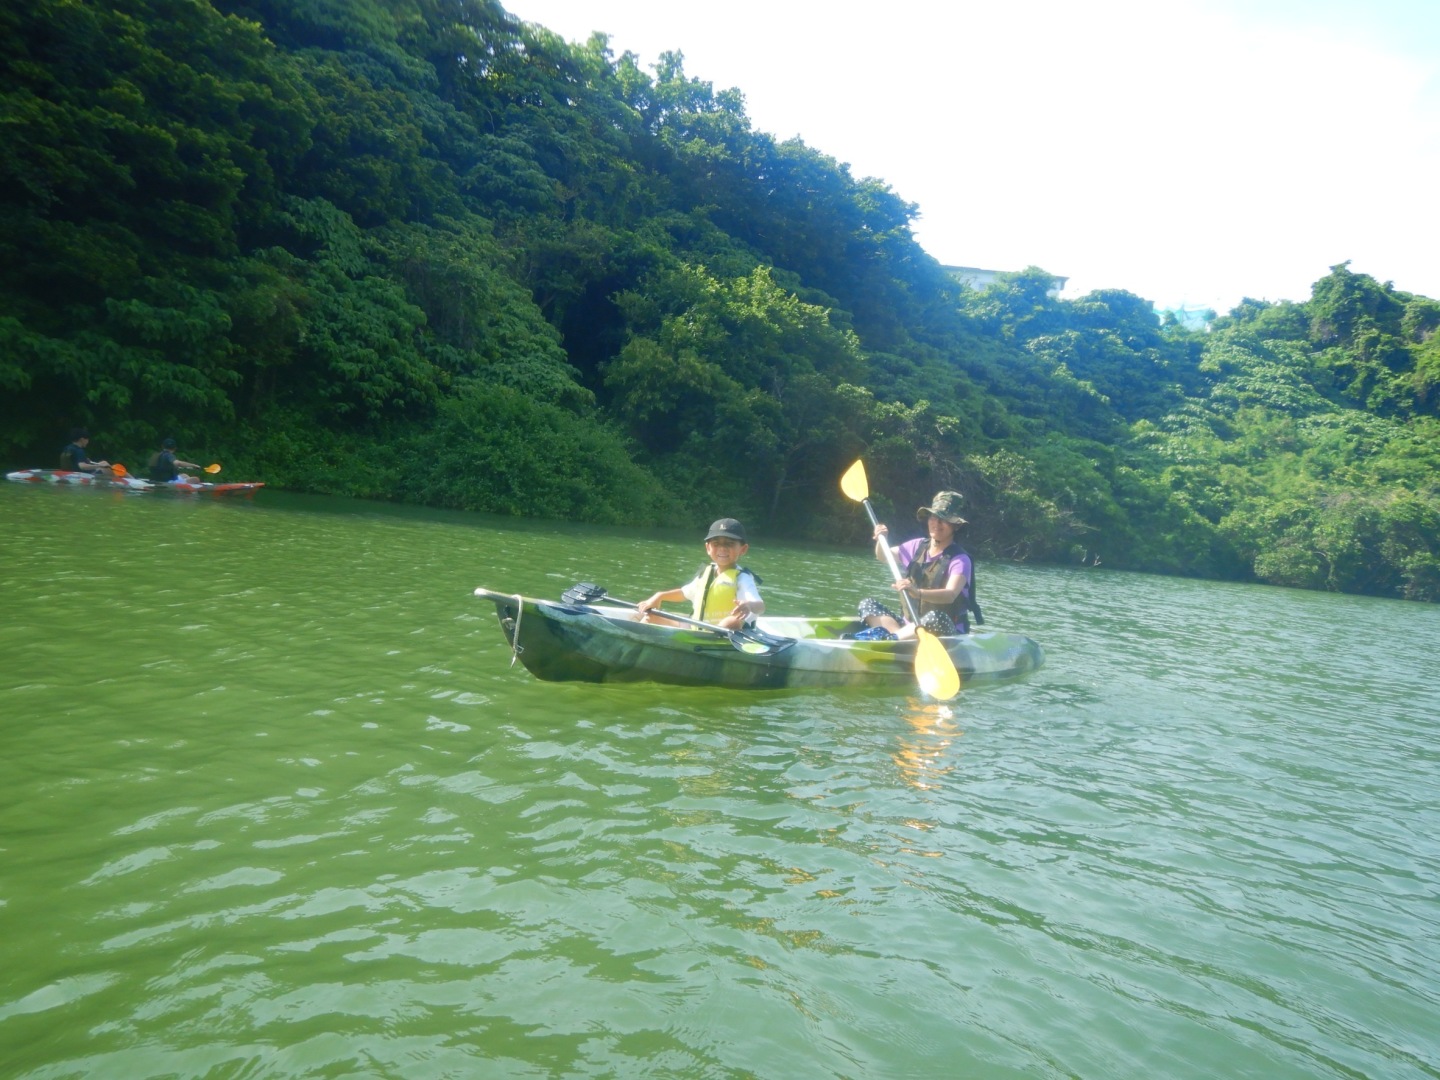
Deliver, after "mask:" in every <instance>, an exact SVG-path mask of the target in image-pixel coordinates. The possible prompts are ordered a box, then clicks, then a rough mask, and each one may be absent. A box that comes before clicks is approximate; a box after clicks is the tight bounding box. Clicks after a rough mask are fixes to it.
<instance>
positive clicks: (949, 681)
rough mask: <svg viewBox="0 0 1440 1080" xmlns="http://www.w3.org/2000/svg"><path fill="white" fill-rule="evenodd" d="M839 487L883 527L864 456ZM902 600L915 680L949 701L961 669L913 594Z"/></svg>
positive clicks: (891, 555)
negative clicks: (923, 621)
mask: <svg viewBox="0 0 1440 1080" xmlns="http://www.w3.org/2000/svg"><path fill="white" fill-rule="evenodd" d="M840 490H841V491H843V492H844V493H845V497H846V498H847V499H851V500H853V501H855V502H858V503H860V504H861V505H863V506H864V507H865V513H867V514H869V515H870V525H871V527H873V528H876V529H878V528H879V527H880V519H879V518H877V517H876V516H875V508H874V507H873V506H871V505H870V481H869V479H868V478H867V477H866V476H865V462H864V460H863V459H861V460H857V461H856V462H855V464H854V465H851V466H850V468H848V469H846V470H845V475H844V476H842V477H840ZM881 546H882V547H883V548H884V549H885V561H886V562H888V563H889V564H890V573H891V575H892V576H893V577H894V578H895V583H896V584H897V585H898V584H899V583H900V582H901V581H903V580H904V575H903V574H901V573H900V564H899V563H897V562H896V561H895V552H894V551H892V550H891V548H890V542H889V541H888V540H885V541H883V542H882V544H881ZM900 599H901V600H903V601H904V603H905V612H906V614H908V615H909V616H910V621H911V622H912V623H913V624H914V626H915V681H916V682H918V683H919V684H920V689H921V690H923V691H924V692H925V693H927V694H929V695H930V696H931V697H933V698H936V699H937V700H939V701H949V700H950V699H951V698H953V697H954V696H955V695H956V694H958V693H959V692H960V672H958V671H956V670H955V661H954V660H952V659H950V654H949V653H948V652H946V651H945V646H944V645H942V644H940V639H939V638H937V637H936V636H935V635H934V634H932V633H930V631H929V630H926V629H925V628H924V627H922V626H921V625H920V616H919V614H918V613H917V612H916V610H915V605H914V604H913V603H912V602H911V600H910V594H909V593H908V592H901V593H900Z"/></svg>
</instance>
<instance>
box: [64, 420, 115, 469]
mask: <svg viewBox="0 0 1440 1080" xmlns="http://www.w3.org/2000/svg"><path fill="white" fill-rule="evenodd" d="M89 445H90V432H88V431H86V430H85V429H84V428H83V427H77V428H74V429H73V430H71V432H70V444H69V445H68V446H66V447H65V449H64V450H61V451H60V468H62V469H64V470H65V471H66V472H87V473H98V472H109V471H110V462H108V461H91V460H90V455H89V454H87V453H86V452H85V447H87V446H89Z"/></svg>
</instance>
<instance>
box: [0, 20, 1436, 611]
mask: <svg viewBox="0 0 1440 1080" xmlns="http://www.w3.org/2000/svg"><path fill="white" fill-rule="evenodd" d="M676 44H677V46H683V42H677V43H676ZM0 60H3V63H0V102H3V104H0V110H3V111H0V120H3V124H4V127H3V133H4V137H3V139H0V391H3V392H0V458H3V460H4V462H5V463H6V464H7V467H15V466H33V465H53V464H54V461H55V457H56V455H57V453H58V450H59V448H60V446H61V445H62V443H63V442H64V437H65V434H66V432H67V430H68V429H69V428H70V427H71V426H73V425H76V424H84V425H87V426H89V427H90V429H91V431H92V435H93V437H94V441H93V444H92V449H94V450H95V451H98V453H99V454H100V455H103V456H106V457H109V458H110V459H112V460H122V461H123V460H126V459H127V458H128V459H131V460H138V459H141V458H143V456H144V455H145V453H146V452H147V451H148V450H149V448H151V447H153V446H154V445H155V444H156V443H157V442H158V440H159V439H160V438H161V437H163V436H164V435H174V436H175V437H176V438H177V439H179V441H180V444H181V448H182V450H183V451H184V452H185V453H186V455H187V456H190V457H192V459H197V460H198V459H199V458H201V457H204V458H205V459H206V460H209V459H210V458H212V457H221V458H223V460H224V461H225V463H226V471H227V475H231V476H234V477H236V478H247V479H248V478H254V479H263V480H265V481H267V482H268V483H270V484H272V485H276V486H281V487H289V488H292V489H297V490H311V491H326V492H338V493H345V494H352V495H361V496H367V497H374V498H383V499H393V500H404V501H412V502H419V503H426V504H430V505H435V506H450V507H465V508H473V509H481V510H489V511H497V512H502V513H510V514H518V515H527V516H535V517H547V518H563V519H572V520H582V521H593V522H609V523H636V524H651V523H662V522H663V523H668V524H677V525H703V524H704V523H705V522H708V521H709V520H710V519H712V518H714V517H716V516H719V515H721V514H734V515H736V516H738V517H741V518H744V519H746V520H747V522H749V523H753V528H754V531H755V532H756V533H757V534H758V535H759V536H761V537H766V536H792V537H808V538H822V539H826V540H855V541H857V542H862V541H863V540H864V538H865V536H866V535H867V534H868V527H867V524H866V522H865V520H864V517H863V515H860V514H857V513H856V510H855V507H854V506H853V504H850V503H847V502H846V501H845V500H844V498H843V496H841V495H840V493H839V491H838V488H837V480H838V477H839V475H840V474H841V473H842V472H843V471H844V469H845V467H846V466H847V465H848V464H850V462H852V461H853V460H855V458H856V457H859V456H861V455H863V456H864V457H865V460H866V464H867V468H868V469H869V472H870V477H871V486H872V488H873V489H874V490H875V491H876V493H877V496H878V497H880V498H882V499H883V500H886V501H888V512H889V513H890V514H891V515H893V516H892V517H891V520H893V521H896V522H898V521H900V520H902V519H905V518H908V516H909V513H910V510H909V508H911V507H914V506H916V505H919V504H920V503H922V502H927V501H928V500H929V497H930V495H931V494H932V493H933V492H934V491H935V490H936V489H937V488H940V487H957V488H959V489H960V490H962V491H964V492H965V494H966V496H967V500H968V501H967V507H968V510H969V511H970V517H971V520H972V522H973V526H972V529H971V530H970V532H969V537H968V540H967V543H969V544H970V546H971V547H972V549H973V550H976V551H977V552H979V553H984V554H988V555H996V556H1004V557H1011V558H1023V559H1034V560H1049V561H1073V562H1081V561H1084V562H1085V563H1087V564H1095V563H1097V562H1098V563H1100V564H1101V565H1104V566H1107V567H1113V568H1134V569H1144V570H1155V571H1162V572H1168V573H1183V574H1194V575H1203V576H1213V577H1222V578H1232V579H1239V580H1245V579H1258V580H1262V581H1269V582H1275V583H1279V584H1287V585H1297V586H1304V587H1313V588H1327V589H1337V590H1344V591H1353V592H1364V593H1371V594H1375V595H1382V596H1404V597H1410V598H1413V599H1422V600H1431V601H1434V600H1440V540H1437V537H1440V482H1437V478H1440V439H1437V434H1440V431H1437V425H1440V420H1437V406H1440V338H1437V337H1436V336H1435V333H1436V330H1437V327H1440V304H1437V303H1436V302H1435V301H1433V300H1430V299H1426V298H1423V297H1417V296H1411V295H1408V294H1405V293H1401V292H1398V291H1396V290H1395V289H1393V288H1391V287H1390V286H1389V285H1387V284H1384V283H1380V282H1377V281H1375V280H1373V279H1371V278H1369V277H1366V276H1364V275H1357V274H1353V273H1351V272H1350V271H1349V269H1348V267H1346V266H1345V265H1344V264H1341V265H1338V266H1336V267H1333V268H1331V270H1330V273H1329V274H1328V275H1327V276H1325V277H1323V278H1322V279H1321V280H1320V281H1318V282H1317V283H1316V285H1315V289H1314V293H1313V295H1312V296H1311V297H1310V298H1308V299H1306V300H1304V301H1303V302H1297V303H1282V304H1274V305H1271V304H1264V303H1256V302H1249V301H1247V302H1246V303H1244V304H1242V305H1241V306H1240V307H1239V308H1237V309H1236V310H1235V311H1233V312H1230V313H1229V314H1228V315H1225V316H1223V317H1221V318H1219V319H1217V320H1216V321H1215V323H1214V325H1213V327H1212V329H1211V331H1210V332H1208V333H1194V332H1187V331H1185V330H1183V329H1182V328H1180V327H1178V326H1175V325H1168V326H1163V325H1161V324H1160V322H1159V321H1157V319H1156V318H1155V317H1154V315H1153V314H1152V312H1151V309H1150V305H1149V303H1147V302H1146V301H1144V300H1142V299H1141V298H1139V297H1137V296H1134V295H1132V294H1129V293H1125V292H1101V293H1093V294H1091V295H1088V296H1085V297H1082V298H1081V299H1079V300H1075V301H1061V300H1057V299H1054V298H1051V297H1049V296H1047V294H1046V288H1047V286H1048V284H1049V277H1048V275H1047V274H1045V273H1043V272H1042V271H1039V270H1036V269H1032V270H1030V271H1026V272H1025V273H1021V274H1016V275H1013V276H1011V277H1009V278H1008V279H1005V280H1002V282H1001V283H999V284H997V285H995V286H992V287H991V288H990V289H988V290H987V291H985V292H975V291H972V290H969V289H966V288H964V287H962V286H960V285H959V284H957V283H956V282H955V281H954V280H952V279H951V278H950V277H948V276H947V275H946V273H945V272H944V271H943V270H942V268H941V267H940V266H939V265H938V264H937V263H936V261H935V260H934V259H933V258H931V257H930V256H929V255H927V254H926V253H925V252H924V250H923V249H921V248H920V246H919V245H918V244H917V243H916V242H915V239H914V237H913V235H912V232H911V223H912V221H913V220H914V217H915V214H916V207H915V206H913V205H911V204H909V203H907V202H906V201H905V200H904V199H903V198H902V197H901V196H900V195H899V194H897V193H896V192H894V191H892V190H890V188H889V187H888V186H887V185H886V184H885V183H883V182H882V181H878V180H873V179H856V178H855V177H853V176H851V175H850V173H849V171H848V169H847V168H846V167H844V166H843V165H840V164H839V163H837V162H836V161H834V160H833V159H832V158H829V157H827V156H826V155H825V154H824V153H822V152H820V151H818V150H816V149H814V148H811V147H808V146H806V145H805V144H803V143H802V142H799V141H790V142H783V143H782V142H777V141H775V140H774V139H773V138H771V137H770V136H768V135H766V134H764V133H762V132H757V131H755V130H753V128H752V126H751V124H750V121H749V119H748V118H747V116H746V113H745V108H744V100H743V97H742V95H741V94H740V93H739V92H737V91H725V92H716V91H715V90H714V89H713V87H712V86H711V85H709V84H708V83H705V82H703V81H700V80H697V79H694V78H692V77H689V76H687V75H686V73H685V71H684V67H683V63H682V59H681V57H680V55H679V54H678V53H675V54H670V55H667V56H666V57H665V58H664V59H663V60H662V62H661V63H660V64H659V65H658V66H657V67H656V69H655V70H653V71H643V70H641V69H640V68H639V67H638V65H637V63H636V61H635V58H634V57H633V56H630V55H629V54H626V55H623V56H619V57H616V56H615V55H614V54H613V53H612V51H611V50H610V49H609V47H608V44H607V42H606V40H605V39H604V38H603V37H598V36H597V37H596V38H593V39H592V40H591V41H590V42H588V43H587V44H586V45H584V46H583V47H577V46H574V45H570V44H567V43H565V42H563V41H562V40H560V39H559V38H557V37H556V36H555V35H553V34H551V33H550V32H548V31H546V30H544V29H543V28H540V27H536V26H532V25H527V24H522V23H519V22H517V21H516V20H515V19H513V18H512V17H511V16H509V15H508V14H507V13H506V12H505V11H504V10H503V8H501V7H500V6H499V5H497V4H495V3H492V2H489V0H444V2H441V0H294V2H285V0H248V2H246V0H210V2H204V0H118V2H110V3H105V4H99V3H89V2H79V0H30V2H28V3H26V4H23V5H21V4H10V5H6V6H5V7H4V8H3V9H0ZM1057 269H1062V268H1057Z"/></svg>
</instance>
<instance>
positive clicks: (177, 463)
mask: <svg viewBox="0 0 1440 1080" xmlns="http://www.w3.org/2000/svg"><path fill="white" fill-rule="evenodd" d="M198 468H200V466H199V465H196V464H195V463H194V462H193V461H181V460H180V459H179V458H177V457H176V456H175V440H174V439H166V440H165V441H164V442H162V443H161V444H160V449H159V450H157V451H155V453H153V454H151V455H150V482H151V483H154V484H173V483H175V482H177V481H180V482H183V483H187V484H188V483H194V482H196V481H197V480H198V479H199V477H195V476H186V475H185V474H184V473H182V472H181V471H180V470H181V469H198Z"/></svg>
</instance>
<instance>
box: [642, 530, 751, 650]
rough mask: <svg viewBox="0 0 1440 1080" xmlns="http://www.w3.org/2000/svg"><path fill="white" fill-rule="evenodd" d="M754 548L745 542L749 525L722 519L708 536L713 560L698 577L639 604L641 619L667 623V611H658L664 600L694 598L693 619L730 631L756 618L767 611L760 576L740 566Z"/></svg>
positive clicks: (708, 552)
mask: <svg viewBox="0 0 1440 1080" xmlns="http://www.w3.org/2000/svg"><path fill="white" fill-rule="evenodd" d="M749 550H750V545H749V544H748V543H746V542H745V527H744V526H743V525H741V524H740V522H738V521H736V520H735V519H734V518H721V519H720V520H719V521H717V522H715V523H714V524H713V525H711V526H710V531H709V532H708V533H707V534H706V535H705V554H707V555H709V556H710V562H709V563H708V564H707V565H705V566H702V567H701V568H700V572H699V573H698V574H696V575H695V578H694V580H692V581H690V582H689V583H688V584H686V585H682V586H680V588H678V589H667V590H665V591H664V592H657V593H656V594H655V595H654V596H651V597H649V598H648V599H646V600H642V601H640V603H638V604H636V605H635V606H636V608H638V609H639V611H640V618H641V619H643V620H645V621H646V622H663V621H665V617H664V615H663V614H660V613H658V612H657V613H656V614H654V615H652V614H651V612H654V611H655V609H656V608H658V607H659V606H660V605H661V604H662V603H667V602H668V603H679V602H680V601H682V600H688V601H690V604H691V607H692V614H691V618H693V619H699V620H700V621H701V622H707V623H710V624H711V625H712V626H719V627H722V628H724V629H726V630H738V629H740V628H741V627H742V626H746V625H748V624H750V623H753V622H754V621H755V616H756V615H760V614H763V613H764V611H765V601H763V600H761V599H760V590H759V588H758V586H759V584H760V579H759V578H757V577H756V576H755V575H754V574H752V573H751V572H750V571H749V570H746V569H745V568H744V567H743V566H741V565H740V559H741V558H743V557H744V555H745V553H746V552H747V551H749Z"/></svg>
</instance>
